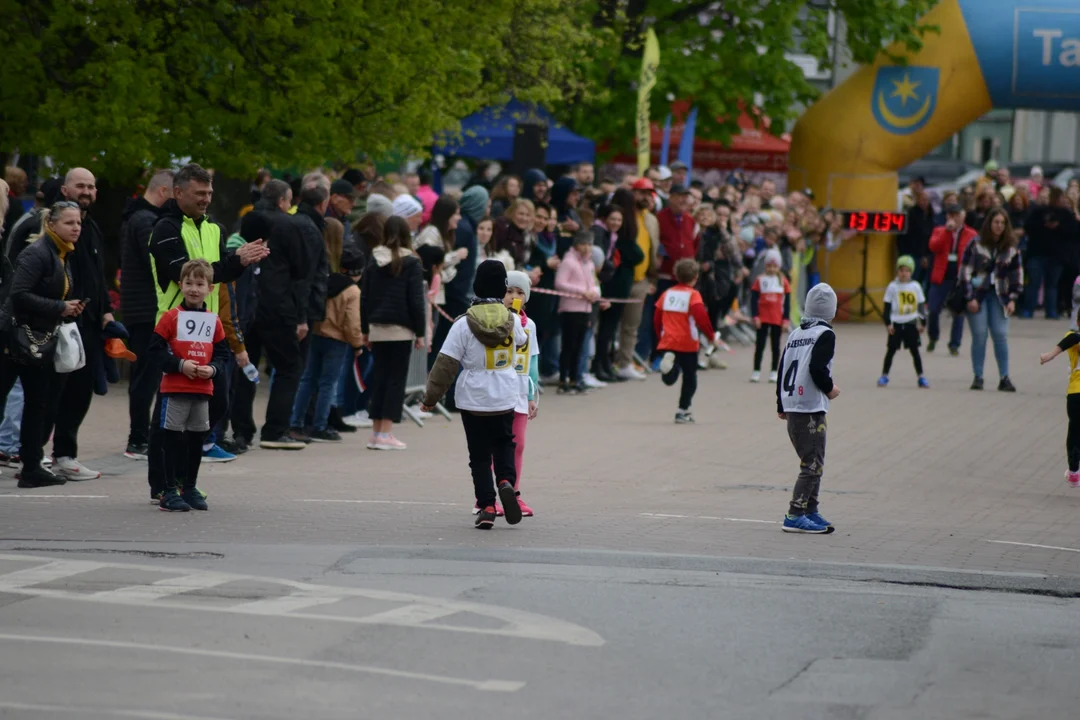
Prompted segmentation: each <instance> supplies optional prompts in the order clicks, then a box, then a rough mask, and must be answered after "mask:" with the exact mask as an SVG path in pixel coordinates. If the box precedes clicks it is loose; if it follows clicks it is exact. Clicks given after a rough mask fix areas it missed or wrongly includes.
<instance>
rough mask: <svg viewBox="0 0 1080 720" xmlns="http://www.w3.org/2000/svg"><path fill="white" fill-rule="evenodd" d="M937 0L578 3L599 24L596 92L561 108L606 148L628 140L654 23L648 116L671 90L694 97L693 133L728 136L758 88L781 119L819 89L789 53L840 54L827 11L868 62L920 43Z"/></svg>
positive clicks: (855, 54)
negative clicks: (654, 68) (654, 69)
mask: <svg viewBox="0 0 1080 720" xmlns="http://www.w3.org/2000/svg"><path fill="white" fill-rule="evenodd" d="M937 1H938V0H813V1H809V2H808V1H807V0H703V1H701V2H698V1H696V0H596V1H594V2H591V3H588V4H587V6H586V8H585V9H584V10H583V12H584V13H585V15H586V18H585V21H586V22H588V23H589V24H590V25H591V26H592V27H593V28H594V29H596V30H597V31H602V32H601V33H600V34H598V35H597V40H598V42H599V43H600V46H599V47H598V48H596V49H595V50H594V51H593V52H592V54H591V56H590V57H589V58H588V60H587V61H586V63H585V64H584V72H585V73H586V75H587V76H588V78H589V80H590V81H591V84H592V92H593V96H592V99H588V98H576V99H575V98H574V97H573V95H570V97H571V99H572V102H570V103H569V104H568V105H567V106H566V113H565V114H566V115H567V119H568V120H569V122H570V124H571V125H572V126H573V127H574V129H575V130H576V131H577V132H580V133H583V134H586V135H590V136H591V137H594V138H607V139H610V140H612V143H613V145H612V149H613V150H628V149H629V148H630V147H631V146H632V144H633V141H634V108H635V106H636V102H637V98H636V93H635V92H634V88H635V87H636V84H637V81H638V76H639V73H640V72H641V56H642V50H643V44H644V33H645V28H646V27H648V26H650V25H651V26H652V27H653V28H654V29H655V31H656V34H657V37H658V38H659V40H660V53H661V60H660V69H659V72H658V74H657V85H656V88H655V89H654V90H653V94H652V108H651V110H652V119H654V120H655V119H658V118H662V117H664V116H665V115H666V114H667V113H668V108H669V106H670V102H669V99H687V100H692V101H693V102H694V104H696V105H697V106H698V107H699V115H698V121H697V122H698V124H697V134H698V136H700V137H707V138H713V139H719V140H727V139H728V138H729V137H730V135H731V134H732V133H733V132H735V131H736V129H737V127H736V122H737V120H738V115H739V105H740V103H746V104H748V105H749V104H752V103H754V102H755V98H757V100H758V101H759V103H760V104H759V107H760V109H761V110H762V111H764V113H765V115H767V116H769V117H770V118H772V119H773V120H775V121H777V122H779V123H781V124H783V123H785V122H786V121H787V120H789V119H790V118H791V117H792V115H793V114H794V113H797V112H799V108H800V107H806V106H807V105H809V104H810V103H811V102H812V101H813V100H814V99H815V98H816V97H817V93H818V91H817V90H816V89H815V88H814V86H813V85H812V84H811V83H810V82H809V81H807V80H806V78H805V76H804V74H803V71H802V69H801V68H800V67H799V66H798V65H796V64H795V62H794V61H793V60H791V59H789V57H788V54H789V53H796V52H797V53H801V54H806V55H811V56H813V57H814V58H816V59H817V61H818V62H819V64H820V67H833V66H834V64H835V63H836V61H837V58H835V57H834V53H833V42H832V40H831V38H830V32H829V23H830V14H831V16H832V20H833V22H834V23H835V22H837V21H842V24H843V26H844V27H845V28H846V32H845V40H846V43H847V45H848V47H849V49H850V52H851V56H852V58H851V59H853V60H854V61H855V62H856V63H868V62H871V61H873V60H874V58H875V57H876V56H877V55H878V53H879V52H881V51H882V49H883V48H884V47H885V46H886V45H887V44H888V43H890V42H893V41H900V42H901V43H903V44H904V45H906V46H907V47H909V48H910V49H912V50H914V49H917V48H919V47H920V46H921V37H922V34H923V33H924V32H926V31H927V30H928V28H925V27H921V26H920V25H919V22H918V18H919V17H921V16H922V15H924V14H925V13H926V12H927V11H928V10H930V8H932V7H933V6H934V5H936V4H937ZM574 100H576V101H574ZM718 118H719V120H718Z"/></svg>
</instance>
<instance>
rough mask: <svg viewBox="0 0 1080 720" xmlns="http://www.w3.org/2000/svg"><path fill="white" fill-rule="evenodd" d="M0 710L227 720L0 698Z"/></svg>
mask: <svg viewBox="0 0 1080 720" xmlns="http://www.w3.org/2000/svg"><path fill="white" fill-rule="evenodd" d="M0 710H24V711H29V712H47V713H71V714H72V715H82V716H83V717H85V716H86V715H87V714H88V713H89V714H90V715H112V716H114V717H122V718H135V719H136V720H229V719H228V718H221V717H210V716H208V715H177V714H176V713H166V712H157V711H154V710H125V709H123V708H92V707H87V706H86V705H80V706H79V707H66V706H64V705H40V704H37V703H20V702H7V701H4V700H0Z"/></svg>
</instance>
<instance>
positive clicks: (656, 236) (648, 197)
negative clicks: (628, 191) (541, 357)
mask: <svg viewBox="0 0 1080 720" xmlns="http://www.w3.org/2000/svg"><path fill="white" fill-rule="evenodd" d="M633 190H634V205H635V206H636V208H637V212H636V213H635V217H634V222H636V223H637V243H638V246H639V247H640V248H641V250H642V252H643V253H645V259H644V260H642V261H641V262H639V263H638V264H637V265H636V266H634V284H633V285H632V286H631V287H630V299H631V300H637V301H638V302H633V303H629V304H628V305H627V306H626V307H625V308H623V315H622V324H621V326H620V330H619V349H618V351H617V352H616V353H615V372H616V374H617V375H618V376H619V377H622V378H626V379H628V380H644V379H645V375H644V373H642V372H639V371H638V370H637V369H636V368H635V367H634V363H633V359H634V358H633V353H634V346H635V345H637V344H638V336H639V334H640V333H639V329H640V330H642V331H643V332H645V331H647V333H648V334H647V335H646V336H645V347H649V348H651V346H652V322H646V323H642V322H641V318H642V315H643V313H644V312H645V299H646V298H648V297H651V296H654V293H655V292H656V276H657V268H658V267H659V262H658V261H657V259H656V251H657V248H658V247H660V225H659V224H658V223H657V221H656V216H655V215H653V214H652V212H651V210H652V208H653V207H654V203H655V187H654V186H653V182H652V180H649V178H647V177H645V178H641V179H640V180H636V181H635V182H634V185H633ZM629 221H630V219H629V218H627V219H626V220H624V221H623V222H629ZM645 317H647V318H652V309H651V308H650V309H649V314H648V315H645ZM645 352H646V353H647V352H648V350H646V351H645ZM642 357H645V354H644V353H642Z"/></svg>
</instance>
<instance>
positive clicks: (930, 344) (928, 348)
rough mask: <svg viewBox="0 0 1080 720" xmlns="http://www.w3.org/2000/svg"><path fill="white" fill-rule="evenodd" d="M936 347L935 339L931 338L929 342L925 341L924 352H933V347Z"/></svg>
mask: <svg viewBox="0 0 1080 720" xmlns="http://www.w3.org/2000/svg"><path fill="white" fill-rule="evenodd" d="M936 347H937V340H931V341H930V342H928V343H926V352H928V353H931V352H934V348H936Z"/></svg>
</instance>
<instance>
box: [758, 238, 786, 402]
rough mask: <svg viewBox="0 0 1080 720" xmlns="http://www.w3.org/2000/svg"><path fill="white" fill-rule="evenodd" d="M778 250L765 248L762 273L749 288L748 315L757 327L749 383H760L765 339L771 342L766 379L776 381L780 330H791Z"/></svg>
mask: <svg viewBox="0 0 1080 720" xmlns="http://www.w3.org/2000/svg"><path fill="white" fill-rule="evenodd" d="M781 264H782V258H781V257H780V251H779V250H777V249H776V248H770V249H769V250H767V251H765V272H764V273H762V274H761V275H758V276H757V279H756V280H754V284H753V286H751V288H750V315H751V316H752V317H753V318H754V327H755V328H757V345H756V346H755V347H754V373H753V374H752V375H751V376H750V382H755V383H756V382H761V358H762V357H763V356H764V355H765V340H766V339H768V340H770V341H771V343H772V372H771V373H769V382H776V367H777V363H779V362H780V332H781V331H782V330H790V329H791V322H790V319H789V318H790V317H791V284H790V283H789V282H788V279H787V278H786V277H784V275H782V274H781V273H780V266H781Z"/></svg>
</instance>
